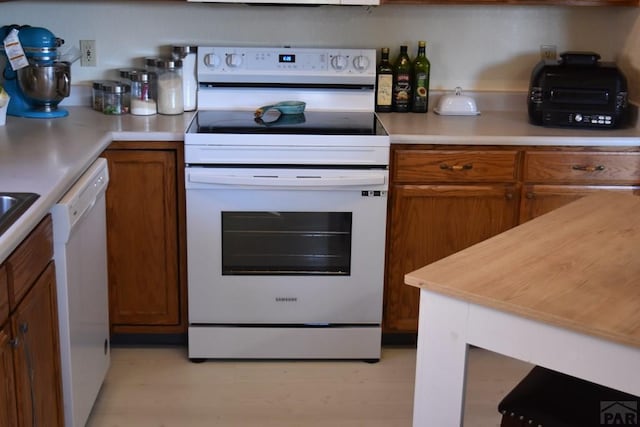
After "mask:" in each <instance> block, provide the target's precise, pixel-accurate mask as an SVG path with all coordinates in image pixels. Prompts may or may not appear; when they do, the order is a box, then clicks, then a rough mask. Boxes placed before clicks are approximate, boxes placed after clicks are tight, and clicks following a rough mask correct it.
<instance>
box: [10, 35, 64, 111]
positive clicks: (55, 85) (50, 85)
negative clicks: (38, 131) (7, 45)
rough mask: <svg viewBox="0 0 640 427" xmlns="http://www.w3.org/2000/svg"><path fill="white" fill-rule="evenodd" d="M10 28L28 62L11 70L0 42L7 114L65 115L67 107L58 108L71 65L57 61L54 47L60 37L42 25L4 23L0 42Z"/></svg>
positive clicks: (56, 51) (56, 46) (62, 97)
mask: <svg viewBox="0 0 640 427" xmlns="http://www.w3.org/2000/svg"><path fill="white" fill-rule="evenodd" d="M14 28H15V29H16V30H18V39H19V40H20V44H21V45H22V49H23V50H24V53H25V56H26V57H27V60H28V61H29V65H28V66H26V67H24V68H20V69H18V70H15V71H14V70H13V68H12V67H11V64H10V62H9V59H8V58H7V53H6V51H5V49H4V46H2V45H0V54H2V56H4V61H5V66H4V72H3V78H4V82H3V83H2V85H3V86H4V89H5V90H6V91H7V93H8V94H9V96H10V97H11V100H10V101H9V106H8V108H7V114H9V115H11V116H18V117H31V118H46V119H48V118H55V117H65V116H67V115H68V114H69V112H68V111H67V110H64V109H61V108H58V104H59V103H60V101H62V100H63V99H64V98H66V97H68V96H69V93H70V89H71V64H70V63H69V62H66V61H60V60H59V53H58V48H59V47H60V46H61V45H62V44H63V43H64V40H62V39H59V38H57V37H55V36H54V35H53V34H52V33H51V32H50V31H49V30H47V29H45V28H40V27H31V26H29V25H23V26H19V25H6V26H3V27H0V41H3V40H4V39H5V38H6V37H7V35H9V33H10V32H11V30H12V29H14Z"/></svg>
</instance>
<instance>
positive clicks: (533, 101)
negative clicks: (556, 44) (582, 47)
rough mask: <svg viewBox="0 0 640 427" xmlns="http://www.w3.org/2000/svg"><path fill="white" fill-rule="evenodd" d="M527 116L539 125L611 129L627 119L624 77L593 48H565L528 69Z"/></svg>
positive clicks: (623, 123) (622, 125) (621, 125)
mask: <svg viewBox="0 0 640 427" xmlns="http://www.w3.org/2000/svg"><path fill="white" fill-rule="evenodd" d="M528 110H529V119H530V121H531V123H533V124H536V125H541V126H563V127H573V128H596V129H614V128H620V127H624V126H626V124H627V121H628V92H627V80H626V78H625V76H624V75H623V74H622V72H621V71H620V70H619V69H618V68H617V67H616V65H615V64H613V63H608V62H600V55H598V54H597V53H594V52H565V53H563V54H562V55H560V59H559V60H557V61H540V62H539V63H538V64H537V65H536V66H535V67H534V69H533V71H532V73H531V82H530V84H529V96H528Z"/></svg>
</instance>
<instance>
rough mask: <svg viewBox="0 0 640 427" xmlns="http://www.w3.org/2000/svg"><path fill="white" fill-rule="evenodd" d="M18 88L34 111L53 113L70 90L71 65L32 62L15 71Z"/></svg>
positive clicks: (58, 62) (67, 63)
mask: <svg viewBox="0 0 640 427" xmlns="http://www.w3.org/2000/svg"><path fill="white" fill-rule="evenodd" d="M17 74H18V86H19V87H20V90H21V91H22V94H23V95H24V97H25V99H26V101H27V102H28V103H29V104H31V105H32V106H33V107H34V109H36V110H40V111H46V112H49V111H53V110H55V109H56V108H57V106H58V104H59V103H60V101H62V100H63V99H64V98H66V97H67V96H69V93H70V90H71V64H70V63H69V62H66V61H55V62H50V61H47V62H43V63H38V62H32V63H31V64H29V66H27V67H25V68H21V69H19V70H18V71H17Z"/></svg>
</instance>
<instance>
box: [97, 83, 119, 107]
mask: <svg viewBox="0 0 640 427" xmlns="http://www.w3.org/2000/svg"><path fill="white" fill-rule="evenodd" d="M108 83H117V82H116V81H114V80H95V81H93V82H92V84H91V106H92V107H93V109H94V110H96V111H100V112H101V113H102V110H103V108H104V85H105V84H108Z"/></svg>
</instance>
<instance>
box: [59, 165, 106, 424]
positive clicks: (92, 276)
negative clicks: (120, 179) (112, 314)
mask: <svg viewBox="0 0 640 427" xmlns="http://www.w3.org/2000/svg"><path fill="white" fill-rule="evenodd" d="M108 183H109V173H108V169H107V161H106V160H105V159H103V158H99V159H97V160H96V161H95V162H94V163H93V164H92V165H91V166H90V167H89V169H87V171H86V172H85V173H84V174H83V175H82V177H80V179H79V180H78V181H77V182H76V183H75V184H74V185H73V187H72V188H71V189H70V190H69V191H68V192H67V194H65V196H64V197H63V198H62V199H61V200H60V201H59V202H58V203H57V204H56V205H55V206H54V207H53V208H52V209H51V214H52V216H53V240H54V260H55V265H56V280H57V289H58V317H59V324H60V356H61V358H60V359H61V362H62V389H63V398H64V399H63V400H64V417H65V426H66V427H82V426H84V425H85V423H86V421H87V418H88V417H89V414H90V412H91V408H92V407H93V404H94V402H95V400H96V397H97V396H98V392H99V391H100V387H101V386H102V382H103V381H104V378H105V375H106V373H107V370H108V369H109V363H110V347H109V308H108V290H107V240H106V236H107V233H106V206H105V191H106V188H107V185H108Z"/></svg>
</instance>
